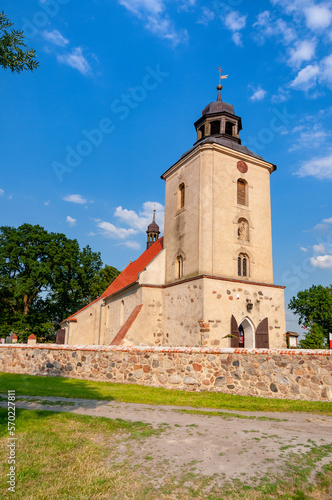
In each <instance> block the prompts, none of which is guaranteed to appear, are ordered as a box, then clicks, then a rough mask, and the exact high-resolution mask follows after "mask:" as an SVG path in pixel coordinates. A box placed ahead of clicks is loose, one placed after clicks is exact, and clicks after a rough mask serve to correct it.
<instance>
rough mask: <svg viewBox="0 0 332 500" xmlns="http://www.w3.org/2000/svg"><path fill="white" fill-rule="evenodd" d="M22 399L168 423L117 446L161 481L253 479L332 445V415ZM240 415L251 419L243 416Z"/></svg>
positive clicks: (38, 406)
mask: <svg viewBox="0 0 332 500" xmlns="http://www.w3.org/2000/svg"><path fill="white" fill-rule="evenodd" d="M5 396H6V395H5V394H4V395H3V397H5ZM17 398H18V399H16V407H17V408H26V409H33V410H47V411H56V412H70V413H76V414H81V415H91V416H98V417H106V418H111V419H116V418H121V419H124V420H129V421H141V422H145V423H149V424H152V426H153V427H154V428H158V427H160V426H162V427H163V428H164V431H163V432H161V433H159V434H154V435H152V436H150V437H148V438H146V439H145V440H140V441H139V443H138V442H137V440H122V439H119V440H118V441H117V449H116V457H117V458H116V460H117V461H119V462H121V461H123V460H127V459H128V457H130V461H131V462H132V463H133V464H138V465H140V466H142V467H143V468H146V467H147V463H148V466H149V467H150V468H151V467H152V469H155V470H158V473H157V474H156V475H155V477H156V479H155V480H156V482H158V481H159V482H161V481H162V478H163V477H165V474H173V475H175V476H179V475H181V474H184V473H186V472H189V471H191V472H193V473H194V474H202V475H207V476H212V475H214V474H216V478H217V480H218V482H220V481H221V480H222V481H224V480H225V479H235V478H239V479H241V481H247V482H252V481H254V480H255V479H259V478H261V477H263V476H264V475H266V474H269V473H273V472H274V473H275V472H276V471H280V469H281V468H282V467H283V466H284V465H285V462H286V460H287V459H288V458H289V456H290V454H292V453H296V454H303V453H305V452H308V451H309V450H310V449H311V448H312V447H313V446H315V445H323V444H331V443H332V432H331V429H332V417H328V416H324V415H322V416H321V415H312V414H308V413H306V414H304V413H275V412H271V413H267V412H241V411H230V410H220V411H222V412H223V413H225V414H226V415H225V416H208V415H202V414H201V415H197V414H196V415H195V414H188V413H184V412H182V411H180V410H184V409H187V410H188V409H190V408H184V407H176V406H161V405H147V404H134V403H121V402H114V401H97V400H91V399H89V400H87V399H68V398H61V397H33V396H17ZM6 405H7V403H6V401H0V406H1V407H5V406H6ZM196 410H197V409H196ZM202 410H204V411H209V410H206V408H204V409H203V408H202ZM211 411H215V410H211ZM240 415H243V416H245V417H251V418H244V419H243V418H239V416H240ZM261 417H265V418H266V420H261ZM165 424H166V425H165ZM329 460H331V457H329ZM329 460H327V459H325V460H324V462H325V463H327V462H329ZM321 465H322V463H321V464H318V465H317V468H319V467H320V466H321Z"/></svg>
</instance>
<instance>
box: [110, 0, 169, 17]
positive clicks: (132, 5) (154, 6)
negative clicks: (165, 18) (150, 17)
mask: <svg viewBox="0 0 332 500" xmlns="http://www.w3.org/2000/svg"><path fill="white" fill-rule="evenodd" d="M119 4H120V5H123V6H124V7H125V8H126V9H128V10H130V12H132V13H133V14H140V13H141V11H142V10H143V11H148V12H151V13H153V14H160V13H161V12H162V11H163V10H164V2H163V0H119Z"/></svg>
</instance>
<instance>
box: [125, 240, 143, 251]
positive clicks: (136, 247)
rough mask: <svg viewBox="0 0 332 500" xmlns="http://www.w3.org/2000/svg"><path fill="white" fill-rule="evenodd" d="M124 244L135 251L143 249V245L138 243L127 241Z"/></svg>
mask: <svg viewBox="0 0 332 500" xmlns="http://www.w3.org/2000/svg"><path fill="white" fill-rule="evenodd" d="M123 244H124V245H125V246H126V247H128V248H132V249H133V250H139V249H140V248H141V245H140V244H139V243H138V242H137V241H125V242H124V243H123Z"/></svg>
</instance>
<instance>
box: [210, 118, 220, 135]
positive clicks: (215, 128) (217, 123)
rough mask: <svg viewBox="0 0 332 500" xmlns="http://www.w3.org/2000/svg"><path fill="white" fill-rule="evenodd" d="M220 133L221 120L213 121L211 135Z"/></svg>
mask: <svg viewBox="0 0 332 500" xmlns="http://www.w3.org/2000/svg"><path fill="white" fill-rule="evenodd" d="M216 134H220V120H214V121H213V122H211V135H216Z"/></svg>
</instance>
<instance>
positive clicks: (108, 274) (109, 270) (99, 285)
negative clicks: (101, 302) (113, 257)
mask: <svg viewBox="0 0 332 500" xmlns="http://www.w3.org/2000/svg"><path fill="white" fill-rule="evenodd" d="M119 274H120V271H118V270H117V269H116V268H115V267H112V266H107V265H106V266H104V267H103V268H102V269H100V271H99V272H98V273H97V274H96V276H95V279H94V282H93V283H92V286H91V300H93V299H95V298H97V297H99V296H100V295H101V294H102V293H103V292H105V290H106V288H107V287H109V286H110V284H111V283H112V282H113V281H114V280H115V279H116V278H117V277H118V276H119Z"/></svg>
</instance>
